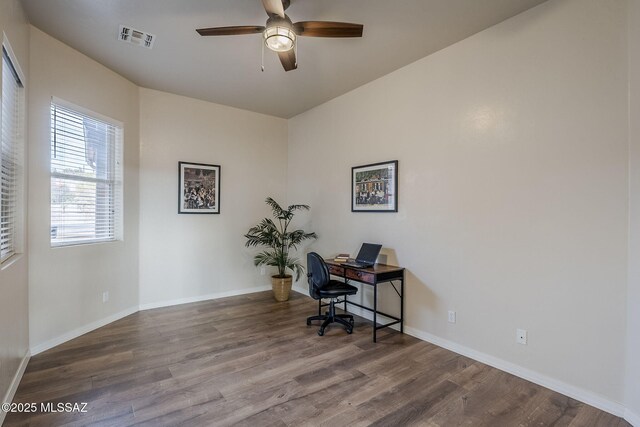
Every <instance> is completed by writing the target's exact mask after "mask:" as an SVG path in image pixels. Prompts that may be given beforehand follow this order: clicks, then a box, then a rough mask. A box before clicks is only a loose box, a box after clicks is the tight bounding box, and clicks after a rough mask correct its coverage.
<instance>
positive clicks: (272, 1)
mask: <svg viewBox="0 0 640 427" xmlns="http://www.w3.org/2000/svg"><path fill="white" fill-rule="evenodd" d="M262 5H263V6H264V10H266V11H267V15H269V16H271V15H278V16H279V17H280V18H284V6H283V5H282V0H262Z"/></svg>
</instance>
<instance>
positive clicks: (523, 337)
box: [516, 329, 527, 344]
mask: <svg viewBox="0 0 640 427" xmlns="http://www.w3.org/2000/svg"><path fill="white" fill-rule="evenodd" d="M516 342H517V343H518V344H527V331H526V330H524V329H517V330H516Z"/></svg>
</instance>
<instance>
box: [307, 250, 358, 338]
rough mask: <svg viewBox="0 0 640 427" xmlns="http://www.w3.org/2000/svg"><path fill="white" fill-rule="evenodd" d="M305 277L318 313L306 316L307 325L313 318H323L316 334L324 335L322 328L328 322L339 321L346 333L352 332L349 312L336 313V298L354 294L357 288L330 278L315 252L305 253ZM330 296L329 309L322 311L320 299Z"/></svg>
mask: <svg viewBox="0 0 640 427" xmlns="http://www.w3.org/2000/svg"><path fill="white" fill-rule="evenodd" d="M307 271H308V274H307V277H308V282H309V295H310V296H311V298H313V299H317V300H318V315H317V316H311V317H308V318H307V325H311V322H312V321H314V320H324V322H322V325H321V326H320V329H318V335H320V336H323V335H324V329H325V328H326V327H327V326H328V325H329V324H330V323H340V324H341V325H343V326H344V327H345V328H346V329H347V333H348V334H350V333H352V332H353V316H352V315H350V314H336V300H337V299H338V298H339V297H344V298H346V297H347V295H355V294H356V293H357V292H358V288H356V287H355V286H351V285H347V284H346V283H344V282H339V281H337V280H331V277H330V276H329V269H328V268H327V264H325V263H324V260H323V259H322V257H321V256H320V255H318V254H317V253H315V252H310V253H309V254H308V255H307ZM323 298H330V299H331V302H330V303H329V311H328V312H326V314H321V312H322V299H323Z"/></svg>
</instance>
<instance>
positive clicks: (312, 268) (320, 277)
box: [307, 252, 330, 299]
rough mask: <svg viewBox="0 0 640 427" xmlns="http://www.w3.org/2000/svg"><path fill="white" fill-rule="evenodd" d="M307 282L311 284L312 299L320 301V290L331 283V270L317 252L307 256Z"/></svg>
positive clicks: (310, 293)
mask: <svg viewBox="0 0 640 427" xmlns="http://www.w3.org/2000/svg"><path fill="white" fill-rule="evenodd" d="M307 278H308V279H307V280H308V282H309V295H310V296H311V298H314V299H320V295H319V294H318V290H319V289H322V288H323V287H324V286H326V285H327V284H328V283H329V279H330V277H329V268H327V264H325V263H324V260H323V259H322V257H321V256H320V255H318V254H317V253H315V252H309V253H308V254H307Z"/></svg>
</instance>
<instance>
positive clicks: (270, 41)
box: [262, 25, 296, 52]
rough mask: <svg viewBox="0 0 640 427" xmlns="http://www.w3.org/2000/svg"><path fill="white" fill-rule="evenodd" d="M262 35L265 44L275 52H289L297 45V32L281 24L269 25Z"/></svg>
mask: <svg viewBox="0 0 640 427" xmlns="http://www.w3.org/2000/svg"><path fill="white" fill-rule="evenodd" d="M262 37H263V38H264V44H265V45H266V46H267V47H268V48H269V49H271V50H272V51H274V52H287V51H289V50H291V49H293V47H294V46H295V45H296V33H294V32H293V30H292V29H291V28H289V27H284V26H281V25H274V26H271V27H267V28H266V29H265V30H264V32H263V33H262Z"/></svg>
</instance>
